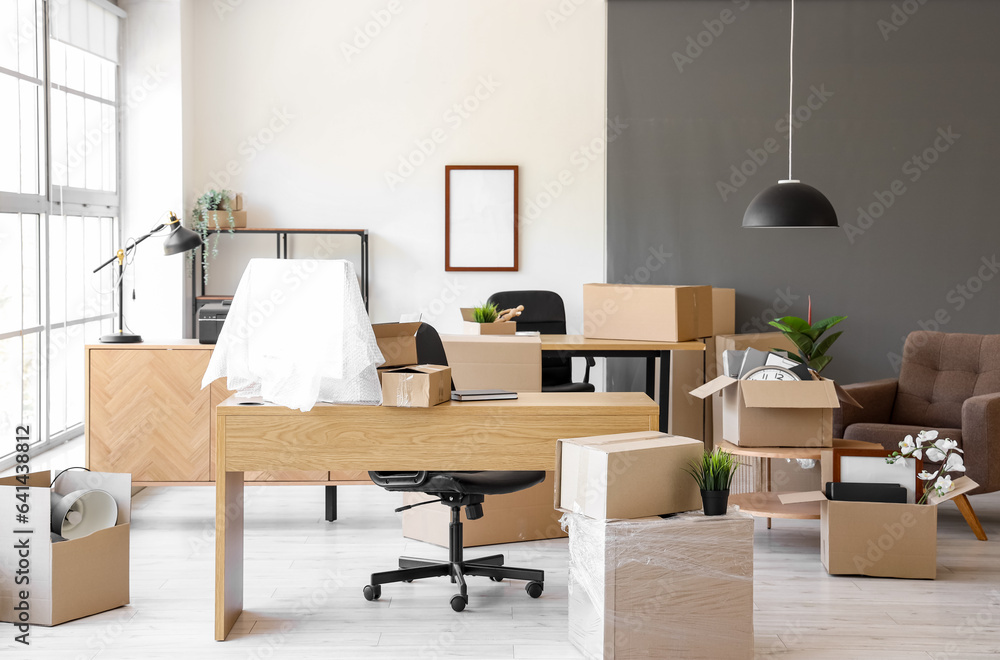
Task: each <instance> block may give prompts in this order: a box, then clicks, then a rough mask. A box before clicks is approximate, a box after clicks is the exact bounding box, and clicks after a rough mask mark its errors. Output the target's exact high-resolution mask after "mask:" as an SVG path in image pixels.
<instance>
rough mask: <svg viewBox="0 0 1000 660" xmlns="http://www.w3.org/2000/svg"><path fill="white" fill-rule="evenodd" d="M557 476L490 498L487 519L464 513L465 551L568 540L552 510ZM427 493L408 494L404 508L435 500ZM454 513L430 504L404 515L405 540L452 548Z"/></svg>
mask: <svg viewBox="0 0 1000 660" xmlns="http://www.w3.org/2000/svg"><path fill="white" fill-rule="evenodd" d="M554 476H555V473H553V472H546V473H545V481H543V482H542V483H540V484H537V485H535V486H532V487H531V488H526V489H525V490H522V491H518V492H516V493H508V494H506V495H488V496H487V497H486V501H485V502H484V503H483V511H484V513H485V514H486V515H484V516H483V517H482V518H480V519H479V520H469V519H468V518H466V517H465V509H464V508H463V509H462V522H463V523H464V527H463V529H462V540H463V547H466V548H472V547H475V546H480V545H496V544H498V543H515V542H518V541H537V540H540V539H558V538H564V537H565V536H566V532H565V531H563V529H562V526H561V525H560V524H559V518H561V517H562V513H560V512H559V511H556V510H555V509H554V508H553V507H552V492H553V484H554V483H555V479H554ZM432 499H434V497H432V496H430V495H426V494H424V493H404V494H403V503H404V504H416V503H417V502H424V501H427V500H432ZM450 524H451V509H450V508H449V507H446V506H444V505H443V504H428V505H427V506H420V507H417V508H416V509H409V510H407V511H404V512H403V536H405V537H406V538H408V539H414V540H417V541H424V542H426V543H433V544H434V545H439V546H441V547H443V548H447V547H448V526H449V525H450Z"/></svg>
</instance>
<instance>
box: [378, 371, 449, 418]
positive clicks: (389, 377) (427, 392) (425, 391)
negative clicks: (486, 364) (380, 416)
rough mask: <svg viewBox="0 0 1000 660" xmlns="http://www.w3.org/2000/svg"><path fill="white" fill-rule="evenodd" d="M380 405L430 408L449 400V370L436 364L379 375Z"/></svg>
mask: <svg viewBox="0 0 1000 660" xmlns="http://www.w3.org/2000/svg"><path fill="white" fill-rule="evenodd" d="M379 374H380V376H379V378H380V380H381V382H382V405H383V406H389V407H395V408H430V407H432V406H436V405H438V404H439V403H444V402H445V401H450V400H451V369H450V368H449V367H443V366H441V365H439V364H415V365H411V366H408V367H391V368H389V369H383V370H380V371H379Z"/></svg>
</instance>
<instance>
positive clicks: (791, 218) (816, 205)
mask: <svg viewBox="0 0 1000 660" xmlns="http://www.w3.org/2000/svg"><path fill="white" fill-rule="evenodd" d="M743 226H744V227H750V228H775V229H780V228H798V227H839V226H840V224H839V223H838V222H837V212H836V211H835V210H834V208H833V204H831V203H830V200H828V199H827V198H826V196H825V195H823V193H821V192H820V191H818V190H816V189H815V188H813V187H812V186H809V185H806V184H804V183H802V182H800V181H782V182H781V183H779V184H778V185H776V186H771V187H770V188H767V189H766V190H764V191H763V192H761V193H760V194H759V195H757V196H756V197H754V199H753V201H752V202H750V206H748V207H747V211H746V213H745V214H744V215H743Z"/></svg>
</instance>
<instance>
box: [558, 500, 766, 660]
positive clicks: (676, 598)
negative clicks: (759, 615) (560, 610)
mask: <svg viewBox="0 0 1000 660" xmlns="http://www.w3.org/2000/svg"><path fill="white" fill-rule="evenodd" d="M563 520H564V521H565V522H566V525H567V528H568V529H569V639H570V642H572V644H573V645H574V646H575V647H576V648H577V649H579V650H580V651H581V652H582V653H583V655H584V656H585V657H587V658H591V659H593V658H601V659H607V660H629V659H632V658H684V659H685V660H703V659H704V660H708V659H712V660H717V659H718V658H726V659H727V660H741V659H747V660H749V659H750V658H753V657H754V655H753V653H754V642H753V528H754V523H753V518H752V517H751V516H750V515H748V514H746V513H742V512H739V511H736V510H735V509H730V512H729V514H728V515H725V516H705V515H703V514H702V513H700V512H698V513H681V514H678V515H676V516H671V517H668V518H643V519H641V520H614V521H607V522H605V521H598V520H592V519H590V518H587V517H585V516H582V515H579V514H566V516H565V517H564V519H563Z"/></svg>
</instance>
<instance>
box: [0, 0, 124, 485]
mask: <svg viewBox="0 0 1000 660" xmlns="http://www.w3.org/2000/svg"><path fill="white" fill-rule="evenodd" d="M124 16H125V14H124V12H122V11H121V10H120V9H118V8H117V7H116V6H114V5H112V4H111V3H109V2H107V0H49V1H48V2H47V3H46V2H43V0H0V144H2V145H3V148H2V149H0V438H2V440H0V468H5V467H8V466H9V464H10V462H11V456H10V454H11V453H13V444H14V443H13V439H14V435H15V428H16V427H17V426H19V425H29V426H30V427H31V440H32V442H33V443H34V445H35V451H37V450H40V449H42V448H44V447H46V446H48V445H52V444H56V443H58V442H60V441H62V440H65V439H68V438H70V437H73V436H75V435H78V434H79V433H81V432H82V430H83V414H84V413H83V402H84V382H83V345H84V344H85V343H86V342H91V341H96V339H97V337H98V336H99V335H100V334H102V333H107V332H111V330H112V319H113V316H114V310H113V309H112V305H113V304H114V302H113V296H112V295H111V290H112V288H113V286H114V279H113V278H114V274H113V273H112V271H111V269H108V270H107V271H102V272H101V273H100V274H98V275H94V274H92V272H91V271H93V269H94V268H96V267H97V266H98V265H100V264H101V263H102V262H103V261H104V260H105V259H107V258H108V257H109V256H111V255H112V254H114V250H115V246H116V245H117V244H118V242H119V239H120V236H119V228H118V206H119V194H120V182H119V171H120V168H119V162H120V156H119V153H120V150H119V144H118V136H119V123H120V122H119V117H120V111H121V103H120V99H121V95H120V84H119V79H120V76H119V50H120V49H119V34H120V31H121V22H122V19H123V18H124ZM46 34H47V38H46Z"/></svg>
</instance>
